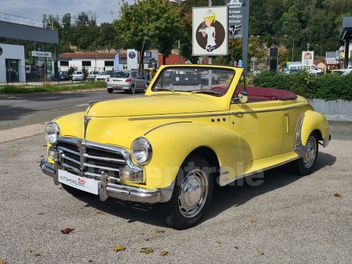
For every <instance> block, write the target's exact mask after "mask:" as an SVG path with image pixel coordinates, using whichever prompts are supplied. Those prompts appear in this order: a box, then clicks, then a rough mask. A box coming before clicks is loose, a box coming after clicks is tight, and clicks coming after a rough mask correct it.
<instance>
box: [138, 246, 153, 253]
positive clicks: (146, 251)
mask: <svg viewBox="0 0 352 264" xmlns="http://www.w3.org/2000/svg"><path fill="white" fill-rule="evenodd" d="M140 252H141V253H144V254H151V253H153V252H154V249H152V248H149V247H143V248H142V249H141V251H140Z"/></svg>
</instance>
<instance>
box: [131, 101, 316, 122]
mask: <svg viewBox="0 0 352 264" xmlns="http://www.w3.org/2000/svg"><path fill="white" fill-rule="evenodd" d="M307 105H309V103H299V104H295V105H292V106H283V107H282V106H276V107H275V109H269V110H256V111H236V112H227V113H223V112H221V113H212V114H206V113H201V114H183V113H180V115H159V116H150V117H149V116H146V117H130V118H129V119H128V120H129V121H140V120H155V119H175V118H200V117H215V116H228V115H241V114H255V113H265V112H276V111H286V110H290V109H294V108H297V107H302V106H307Z"/></svg>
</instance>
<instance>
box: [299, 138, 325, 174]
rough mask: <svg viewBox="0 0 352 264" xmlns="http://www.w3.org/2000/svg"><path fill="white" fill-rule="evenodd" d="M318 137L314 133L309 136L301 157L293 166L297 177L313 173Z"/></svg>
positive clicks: (316, 156)
mask: <svg viewBox="0 0 352 264" xmlns="http://www.w3.org/2000/svg"><path fill="white" fill-rule="evenodd" d="M318 150H319V144H318V136H317V134H316V133H314V132H313V133H312V134H310V136H309V137H308V140H307V143H306V146H305V147H304V152H303V157H302V158H300V159H299V160H296V161H295V163H294V165H295V168H296V171H297V173H298V174H299V175H302V176H304V175H308V174H310V173H312V172H313V170H314V166H315V164H316V161H317V158H318Z"/></svg>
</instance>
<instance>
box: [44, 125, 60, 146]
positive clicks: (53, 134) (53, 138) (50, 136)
mask: <svg viewBox="0 0 352 264" xmlns="http://www.w3.org/2000/svg"><path fill="white" fill-rule="evenodd" d="M59 133H60V128H59V126H58V124H56V123H55V122H50V123H48V124H47V125H46V127H45V137H46V142H48V143H50V144H55V143H56V142H57V139H58V138H59Z"/></svg>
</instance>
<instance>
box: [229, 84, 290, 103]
mask: <svg viewBox="0 0 352 264" xmlns="http://www.w3.org/2000/svg"><path fill="white" fill-rule="evenodd" d="M240 91H243V87H239V88H238V89H237V91H236V95H237V94H238V93H239V92H240ZM247 92H248V98H249V101H250V102H260V101H275V100H282V101H287V100H296V99H297V95H295V94H294V93H292V92H289V91H285V90H279V89H273V88H261V87H247Z"/></svg>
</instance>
